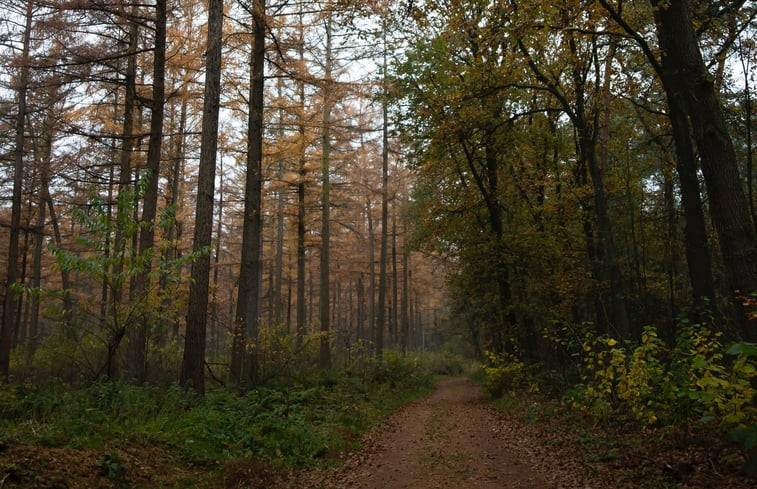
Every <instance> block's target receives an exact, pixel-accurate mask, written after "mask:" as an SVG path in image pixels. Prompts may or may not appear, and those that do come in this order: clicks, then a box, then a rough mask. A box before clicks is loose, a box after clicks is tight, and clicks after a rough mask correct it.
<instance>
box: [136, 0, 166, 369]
mask: <svg viewBox="0 0 757 489" xmlns="http://www.w3.org/2000/svg"><path fill="white" fill-rule="evenodd" d="M166 17H167V5H166V0H157V1H156V2H155V49H154V50H153V69H152V78H153V85H152V101H151V104H150V113H151V114H150V139H149V142H148V146H147V188H146V189H145V196H144V203H143V205H142V219H141V223H140V224H141V225H140V233H139V256H141V257H145V256H147V254H148V253H151V251H152V249H153V247H154V245H155V227H156V223H155V216H156V215H157V209H158V180H159V177H160V155H161V148H162V145H163V113H164V111H163V104H164V102H165V79H166V76H165V75H166V21H167V19H166ZM143 267H144V268H143V269H142V270H141V271H140V273H139V274H138V275H137V277H136V278H137V280H136V291H137V293H136V294H132V299H133V300H136V301H139V304H138V305H137V308H138V311H139V313H138V314H139V320H138V323H137V325H136V327H135V328H134V330H133V331H132V332H131V335H130V341H129V345H130V351H131V355H130V356H131V359H130V360H131V373H132V376H133V377H134V378H135V379H136V380H137V382H138V383H140V384H141V383H143V382H144V381H145V380H146V378H147V364H146V355H147V332H148V330H149V328H150V325H151V324H152V323H153V322H154V321H155V317H154V314H152V312H151V311H153V308H152V307H151V306H150V304H148V302H149V300H150V296H151V293H150V291H151V287H150V271H151V270H152V262H151V261H147V262H146V263H144V264H143Z"/></svg>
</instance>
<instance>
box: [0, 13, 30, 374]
mask: <svg viewBox="0 0 757 489" xmlns="http://www.w3.org/2000/svg"><path fill="white" fill-rule="evenodd" d="M33 7H34V2H32V1H31V0H27V2H26V19H25V22H26V25H25V27H24V40H23V48H22V52H21V70H20V74H19V79H18V80H17V83H18V89H17V93H18V114H17V115H16V123H15V126H16V127H15V132H16V136H15V149H14V153H13V196H12V206H11V227H10V237H9V240H8V241H9V246H8V265H7V270H6V274H5V297H4V301H3V323H2V324H1V325H0V377H2V378H3V379H4V380H5V381H6V382H7V381H8V376H9V368H10V353H11V343H12V342H13V326H14V324H15V321H14V311H15V307H14V306H15V303H16V292H15V291H14V290H13V287H15V286H16V285H17V280H18V239H19V235H20V230H21V193H22V191H23V182H24V143H25V137H24V136H25V134H24V133H25V130H26V93H27V90H28V85H29V46H30V43H31V35H32V32H31V31H32V17H33V12H34V10H33Z"/></svg>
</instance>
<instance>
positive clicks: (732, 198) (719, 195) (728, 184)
mask: <svg viewBox="0 0 757 489" xmlns="http://www.w3.org/2000/svg"><path fill="white" fill-rule="evenodd" d="M651 3H652V5H653V6H654V7H655V20H656V28H657V38H658V40H659V43H660V48H662V50H663V51H664V52H665V53H666V54H667V56H665V57H663V58H662V63H663V70H665V71H666V72H667V73H669V74H670V75H669V76H670V83H669V84H668V86H666V90H670V93H671V94H672V97H676V94H677V93H681V94H682V98H683V102H684V104H685V107H686V112H687V115H688V117H689V120H690V121H691V128H692V132H693V136H694V140H695V141H696V143H697V149H698V152H699V156H700V160H701V165H702V173H703V175H704V178H705V183H706V185H707V193H708V195H709V198H710V207H711V211H712V219H713V225H714V226H715V229H716V230H717V233H718V238H719V242H720V247H721V251H722V254H723V262H724V264H725V269H726V276H727V278H728V283H729V285H730V288H731V290H732V291H734V292H735V294H744V295H748V294H751V293H752V292H754V291H756V290H757V238H756V237H755V232H754V225H753V223H752V220H751V217H750V213H749V205H748V202H747V200H746V197H745V196H744V189H743V187H742V185H741V178H740V176H739V172H738V165H737V162H736V153H735V150H734V147H733V142H732V140H731V136H730V133H729V129H728V125H727V124H726V120H725V117H724V114H723V106H722V103H721V102H720V100H719V97H718V94H717V88H716V86H715V84H714V83H713V79H712V76H711V75H710V74H709V72H708V71H707V67H706V66H705V64H704V61H703V59H702V53H701V51H700V50H699V45H698V40H697V36H696V31H695V29H694V25H693V21H692V12H691V10H692V9H691V5H690V3H689V1H688V0H672V1H670V2H665V3H663V2H659V1H657V0H652V2H651ZM741 323H742V324H743V326H742V327H741V336H742V337H743V338H744V339H746V340H749V341H755V340H757V326H755V324H753V323H754V321H748V322H747V321H746V320H745V318H742V320H741Z"/></svg>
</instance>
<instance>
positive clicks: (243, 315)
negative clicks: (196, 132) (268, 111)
mask: <svg viewBox="0 0 757 489" xmlns="http://www.w3.org/2000/svg"><path fill="white" fill-rule="evenodd" d="M252 17H253V45H252V52H251V59H250V95H249V101H250V105H249V109H248V115H249V117H248V122H247V179H246V183H245V199H244V200H245V202H244V228H243V231H242V263H241V266H240V270H239V296H238V298H237V317H236V323H237V324H239V325H242V326H243V331H244V333H243V334H241V335H235V337H234V339H235V341H239V340H240V339H241V340H242V341H244V342H245V343H246V344H247V346H248V347H249V351H248V353H249V355H247V356H246V361H245V362H244V368H243V375H242V377H241V378H243V379H244V381H245V382H246V383H247V384H248V386H249V387H255V386H256V385H257V383H258V330H259V327H260V285H261V284H260V274H261V267H262V263H261V231H262V223H263V221H262V213H261V182H262V162H263V68H264V62H265V59H264V55H265V1H264V0H254V1H253V2H252ZM245 349H246V348H244V347H242V348H239V347H237V349H235V351H237V352H238V351H242V350H245Z"/></svg>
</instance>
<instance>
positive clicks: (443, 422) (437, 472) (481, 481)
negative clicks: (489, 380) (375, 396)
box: [290, 379, 549, 489]
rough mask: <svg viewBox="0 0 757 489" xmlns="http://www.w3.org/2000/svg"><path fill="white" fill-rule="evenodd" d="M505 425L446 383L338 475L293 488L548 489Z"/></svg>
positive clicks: (310, 478) (312, 477) (455, 383)
mask: <svg viewBox="0 0 757 489" xmlns="http://www.w3.org/2000/svg"><path fill="white" fill-rule="evenodd" d="M501 423H502V420H501V419H500V418H499V417H498V416H497V415H496V414H495V413H494V412H493V411H492V410H491V408H489V407H487V405H486V403H485V401H484V396H483V394H482V392H481V390H480V389H479V388H478V386H476V385H475V384H474V383H473V382H471V381H470V380H468V379H449V380H444V381H442V382H440V383H439V384H438V385H437V387H436V389H435V390H434V391H433V392H432V393H431V394H430V395H429V396H427V397H425V398H424V399H422V400H420V401H417V402H415V403H412V404H410V405H409V406H406V407H405V408H403V409H401V410H400V411H398V412H397V413H395V414H394V415H392V416H391V417H390V418H389V419H388V420H386V421H385V422H384V423H383V424H382V425H381V426H379V427H378V428H377V429H376V430H374V431H373V432H372V433H371V435H370V436H369V437H367V438H366V445H365V447H364V449H363V450H361V451H360V452H358V453H355V454H351V455H350V456H349V457H348V459H347V460H346V462H345V463H344V464H342V465H340V466H338V467H333V468H329V469H319V470H315V471H312V472H308V473H304V474H301V475H300V476H299V477H295V478H294V480H291V481H290V484H291V486H290V487H297V488H313V489H315V488H322V489H342V488H344V489H346V488H351V489H352V488H354V489H403V488H414V489H427V488H466V489H479V488H480V489H484V488H498V489H505V488H507V489H509V488H513V489H515V488H519V489H528V488H544V487H549V484H548V483H547V482H546V481H545V480H544V479H543V478H542V477H541V476H540V475H539V474H537V473H535V472H534V471H532V470H531V468H530V466H529V464H528V463H527V462H526V461H525V460H524V459H523V457H522V456H521V455H520V454H519V453H516V451H515V450H514V449H513V448H512V447H511V445H510V444H509V443H508V438H507V437H506V436H503V435H502V434H500V433H501V430H500V429H499V428H498V427H501Z"/></svg>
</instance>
